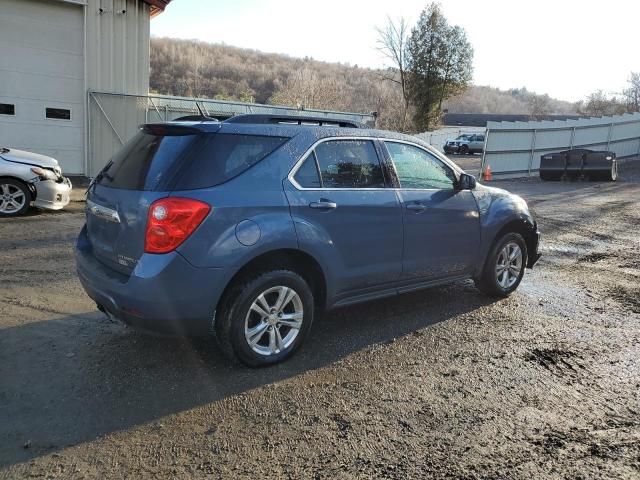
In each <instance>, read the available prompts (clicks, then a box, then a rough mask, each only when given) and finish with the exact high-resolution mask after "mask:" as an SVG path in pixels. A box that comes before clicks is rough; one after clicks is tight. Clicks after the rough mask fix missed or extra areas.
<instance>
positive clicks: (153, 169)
mask: <svg viewBox="0 0 640 480" xmlns="http://www.w3.org/2000/svg"><path fill="white" fill-rule="evenodd" d="M202 135H203V134H202V132H201V131H199V130H197V129H195V128H192V127H188V126H178V125H157V126H154V125H149V126H145V127H144V128H143V129H142V130H141V131H140V132H139V133H138V134H136V135H135V136H134V137H133V138H132V139H131V140H130V141H129V142H127V144H126V145H125V146H124V147H123V148H122V149H121V150H120V151H119V152H118V153H117V154H116V155H115V156H114V157H113V158H112V159H111V160H110V161H109V163H107V165H106V166H105V168H104V169H103V170H102V171H101V172H100V173H99V174H98V175H97V176H96V178H95V179H94V180H93V182H92V183H91V186H90V187H89V191H88V193H87V205H86V213H87V236H88V238H89V241H90V242H91V245H92V247H93V254H94V256H95V257H96V259H98V260H99V261H100V262H102V263H103V264H105V265H107V266H108V267H111V268H113V269H114V270H117V271H119V272H120V273H123V274H127V275H128V274H130V273H131V272H132V271H133V269H134V268H135V266H136V263H137V262H138V260H139V258H140V257H141V256H142V254H143V253H144V244H145V231H146V225H147V215H148V212H149V206H150V205H151V204H152V203H153V202H154V201H156V200H158V199H160V198H163V197H166V196H168V195H169V194H170V191H171V188H172V184H173V183H174V180H175V179H176V177H177V176H178V174H179V172H180V170H181V169H182V168H183V166H184V164H185V162H186V161H187V158H188V156H189V155H190V154H191V152H192V150H193V149H194V148H197V146H196V145H197V143H198V139H199V138H200V137H201V136H202Z"/></svg>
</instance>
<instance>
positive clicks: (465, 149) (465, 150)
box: [458, 145, 469, 155]
mask: <svg viewBox="0 0 640 480" xmlns="http://www.w3.org/2000/svg"><path fill="white" fill-rule="evenodd" d="M458 152H459V153H460V155H468V154H469V146H468V145H462V146H461V147H460V149H459V150H458Z"/></svg>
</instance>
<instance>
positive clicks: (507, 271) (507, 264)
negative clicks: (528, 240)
mask: <svg viewBox="0 0 640 480" xmlns="http://www.w3.org/2000/svg"><path fill="white" fill-rule="evenodd" d="M521 271H522V249H521V248H520V246H519V245H518V244H517V243H515V242H509V243H507V244H506V245H505V246H504V247H503V248H502V250H500V253H499V254H498V260H497V262H496V279H497V281H498V285H500V287H501V288H502V289H503V290H508V289H509V288H511V287H512V286H513V285H514V284H515V283H516V282H517V281H518V277H520V272H521Z"/></svg>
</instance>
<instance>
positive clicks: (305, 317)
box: [215, 270, 315, 367]
mask: <svg viewBox="0 0 640 480" xmlns="http://www.w3.org/2000/svg"><path fill="white" fill-rule="evenodd" d="M279 287H286V288H289V289H292V290H293V291H294V292H295V293H296V294H297V297H298V298H299V300H300V302H301V305H302V308H303V310H302V325H301V326H300V328H299V329H296V330H297V334H296V335H295V336H294V338H293V339H292V343H291V344H290V345H288V346H287V347H286V348H283V349H282V350H281V351H278V352H276V353H269V354H260V353H258V352H256V351H254V350H253V349H252V347H251V346H250V345H249V341H248V340H247V338H246V336H245V322H246V321H249V320H254V316H255V315H254V313H253V312H252V313H250V308H251V307H252V305H253V303H254V302H257V301H258V297H259V296H260V295H261V294H263V293H264V292H266V291H269V289H274V288H279ZM276 294H277V292H274V295H276ZM268 295H271V294H267V295H265V298H266V297H267V296H268ZM291 302H292V303H293V300H292V301H291ZM314 305H315V302H314V298H313V292H312V291H311V288H310V287H309V285H308V284H307V282H306V281H305V280H304V279H303V278H302V277H301V276H300V275H299V274H297V273H296V272H293V271H291V270H274V271H269V272H264V273H262V274H260V275H258V276H257V277H254V278H253V279H250V280H248V281H245V282H241V283H238V284H237V285H235V286H233V287H231V288H230V290H229V293H228V294H226V295H225V298H224V299H223V300H222V302H221V308H220V309H219V311H218V314H217V316H216V321H215V335H216V339H217V341H218V344H219V346H220V348H221V349H222V351H223V352H224V354H225V355H226V356H227V357H229V358H230V359H232V360H239V361H240V362H242V363H244V364H245V365H247V366H249V367H263V366H267V365H273V364H276V363H279V362H282V361H284V360H285V359H287V358H289V357H290V356H291V355H293V354H294V353H295V351H296V350H297V349H298V348H300V345H302V343H303V341H304V339H305V338H306V336H307V335H308V333H309V330H310V329H311V324H312V323H313V318H314V313H315V312H314V310H315V307H314ZM285 306H286V305H285ZM258 317H259V315H258ZM248 319H249V320H248ZM260 321H262V322H263V324H267V323H266V322H265V321H264V319H262V320H258V321H257V323H260ZM268 328H269V330H268V331H267V332H265V333H263V334H262V335H263V337H262V338H261V341H262V340H263V339H264V336H266V337H270V335H271V331H272V330H273V331H274V334H275V330H276V329H277V331H278V335H280V334H281V333H282V330H283V329H284V330H286V333H284V334H285V335H286V334H287V333H288V332H290V331H293V330H292V329H289V327H286V326H280V325H277V326H269V327H268ZM281 338H282V337H281ZM269 339H270V338H267V339H266V340H267V342H268V341H269ZM257 348H269V347H268V346H262V345H257Z"/></svg>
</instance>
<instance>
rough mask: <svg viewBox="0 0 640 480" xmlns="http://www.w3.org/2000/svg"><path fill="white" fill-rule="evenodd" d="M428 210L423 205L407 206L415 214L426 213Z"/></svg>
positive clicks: (412, 204) (411, 204) (413, 204)
mask: <svg viewBox="0 0 640 480" xmlns="http://www.w3.org/2000/svg"><path fill="white" fill-rule="evenodd" d="M426 209H427V207H426V206H425V205H423V204H421V203H410V204H408V205H407V210H411V211H412V212H415V213H420V212H424V211H425V210H426Z"/></svg>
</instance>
